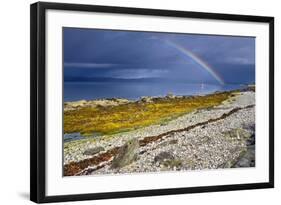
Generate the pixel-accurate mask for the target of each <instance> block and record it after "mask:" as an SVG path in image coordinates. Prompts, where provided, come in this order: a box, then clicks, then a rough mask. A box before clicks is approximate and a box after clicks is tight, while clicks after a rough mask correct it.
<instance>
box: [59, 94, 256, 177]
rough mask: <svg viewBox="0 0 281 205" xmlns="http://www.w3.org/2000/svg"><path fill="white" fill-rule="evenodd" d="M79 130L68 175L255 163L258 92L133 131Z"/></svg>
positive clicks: (71, 144)
mask: <svg viewBox="0 0 281 205" xmlns="http://www.w3.org/2000/svg"><path fill="white" fill-rule="evenodd" d="M122 103H126V102H124V101H122ZM67 109H70V108H69V107H68V108H67ZM65 135H68V136H69V135H71V134H65ZM72 135H75V134H73V133H72ZM77 135H78V136H77V137H76V138H77V139H76V140H65V142H64V162H63V163H64V175H65V176H73V175H100V174H124V173H139V172H159V171H189V170H203V169H223V168H242V167H254V166H255V92H254V91H252V90H246V91H239V92H238V91H237V92H235V94H234V95H233V96H231V97H230V98H228V99H227V100H225V101H223V102H222V103H221V104H220V105H217V106H214V107H211V108H204V109H197V110H195V111H193V112H190V113H187V114H184V115H182V116H179V117H177V118H175V119H172V120H170V121H167V122H165V123H161V124H154V125H150V126H146V127H143V128H139V129H136V130H133V131H128V132H121V133H117V134H114V135H111V136H106V135H100V136H93V137H79V133H77ZM74 139H75V137H74Z"/></svg>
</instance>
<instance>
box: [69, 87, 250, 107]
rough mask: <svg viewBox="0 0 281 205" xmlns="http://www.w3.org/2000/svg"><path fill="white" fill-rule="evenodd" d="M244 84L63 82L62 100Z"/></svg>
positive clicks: (202, 91)
mask: <svg viewBox="0 0 281 205" xmlns="http://www.w3.org/2000/svg"><path fill="white" fill-rule="evenodd" d="M243 87H245V86H243V85H240V84H225V85H214V84H187V83H165V84H162V83H159V82H157V83H156V82H137V83H134V82H130V83H122V82H65V83H64V101H65V102H67V101H77V100H82V99H84V100H94V99H103V98H127V99H131V100H137V99H139V98H140V97H142V96H166V95H167V94H168V93H172V94H174V95H205V94H209V93H213V92H216V91H229V90H235V89H240V88H243Z"/></svg>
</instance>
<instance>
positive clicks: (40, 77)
mask: <svg viewBox="0 0 281 205" xmlns="http://www.w3.org/2000/svg"><path fill="white" fill-rule="evenodd" d="M48 9H54V10H67V11H86V12H102V13H122V14H130V15H135V14H137V15H150V16H170V17H181V18H195V19H217V20H231V21H247V22H263V23H267V24H269V45H270V46H269V51H268V52H269V181H268V182H263V183H249V184H236V185H234V184H233V185H220V186H203V187H192V188H171V189H158V190H139V191H124V192H107V193H89V194H74V195H59V196H46V189H45V188H46V179H45V176H46V169H45V168H46V165H45V158H46V153H45V151H46V148H45V146H46V143H45V142H46V136H45V133H46V127H45V123H46V121H45V116H46V109H45V107H46V96H45V95H46V93H45V89H46V81H45V73H46V68H45V64H46V59H45V48H46V45H45V37H46V36H45V35H46V32H45V26H46V10H48ZM30 110H31V112H30V199H31V201H34V202H37V203H45V202H62V201H76V200H97V199H110V198H123V197H141V196H154V195H169V194H187V193H198V192H215V191H216V192H217V191H231V190H245V189H261V188H273V187H274V18H273V17H265V16H248V15H233V14H231V15H230V14H218V13H202V12H187V11H173V10H156V9H144V8H126V7H110V6H96V5H82V4H65V3H47V2H38V3H34V4H32V5H31V7H30Z"/></svg>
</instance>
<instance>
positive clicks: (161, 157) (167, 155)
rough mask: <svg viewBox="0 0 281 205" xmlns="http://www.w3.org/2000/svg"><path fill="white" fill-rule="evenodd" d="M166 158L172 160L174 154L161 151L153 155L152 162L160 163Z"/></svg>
mask: <svg viewBox="0 0 281 205" xmlns="http://www.w3.org/2000/svg"><path fill="white" fill-rule="evenodd" d="M167 160H174V156H173V155H172V154H171V153H170V152H161V153H160V154H158V155H156V156H155V157H154V162H159V163H162V162H164V161H167Z"/></svg>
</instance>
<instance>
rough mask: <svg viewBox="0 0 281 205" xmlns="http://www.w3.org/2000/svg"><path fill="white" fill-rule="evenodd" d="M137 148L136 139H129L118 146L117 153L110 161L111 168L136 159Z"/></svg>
mask: <svg viewBox="0 0 281 205" xmlns="http://www.w3.org/2000/svg"><path fill="white" fill-rule="evenodd" d="M138 148H139V142H138V140H137V139H132V140H129V141H128V142H127V143H126V144H125V145H123V146H122V147H121V148H120V150H119V153H118V154H117V156H116V157H115V158H114V159H113V161H112V165H111V168H113V169H116V168H122V167H124V166H126V165H129V164H131V163H132V162H133V161H135V160H136V159H137V151H138Z"/></svg>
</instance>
